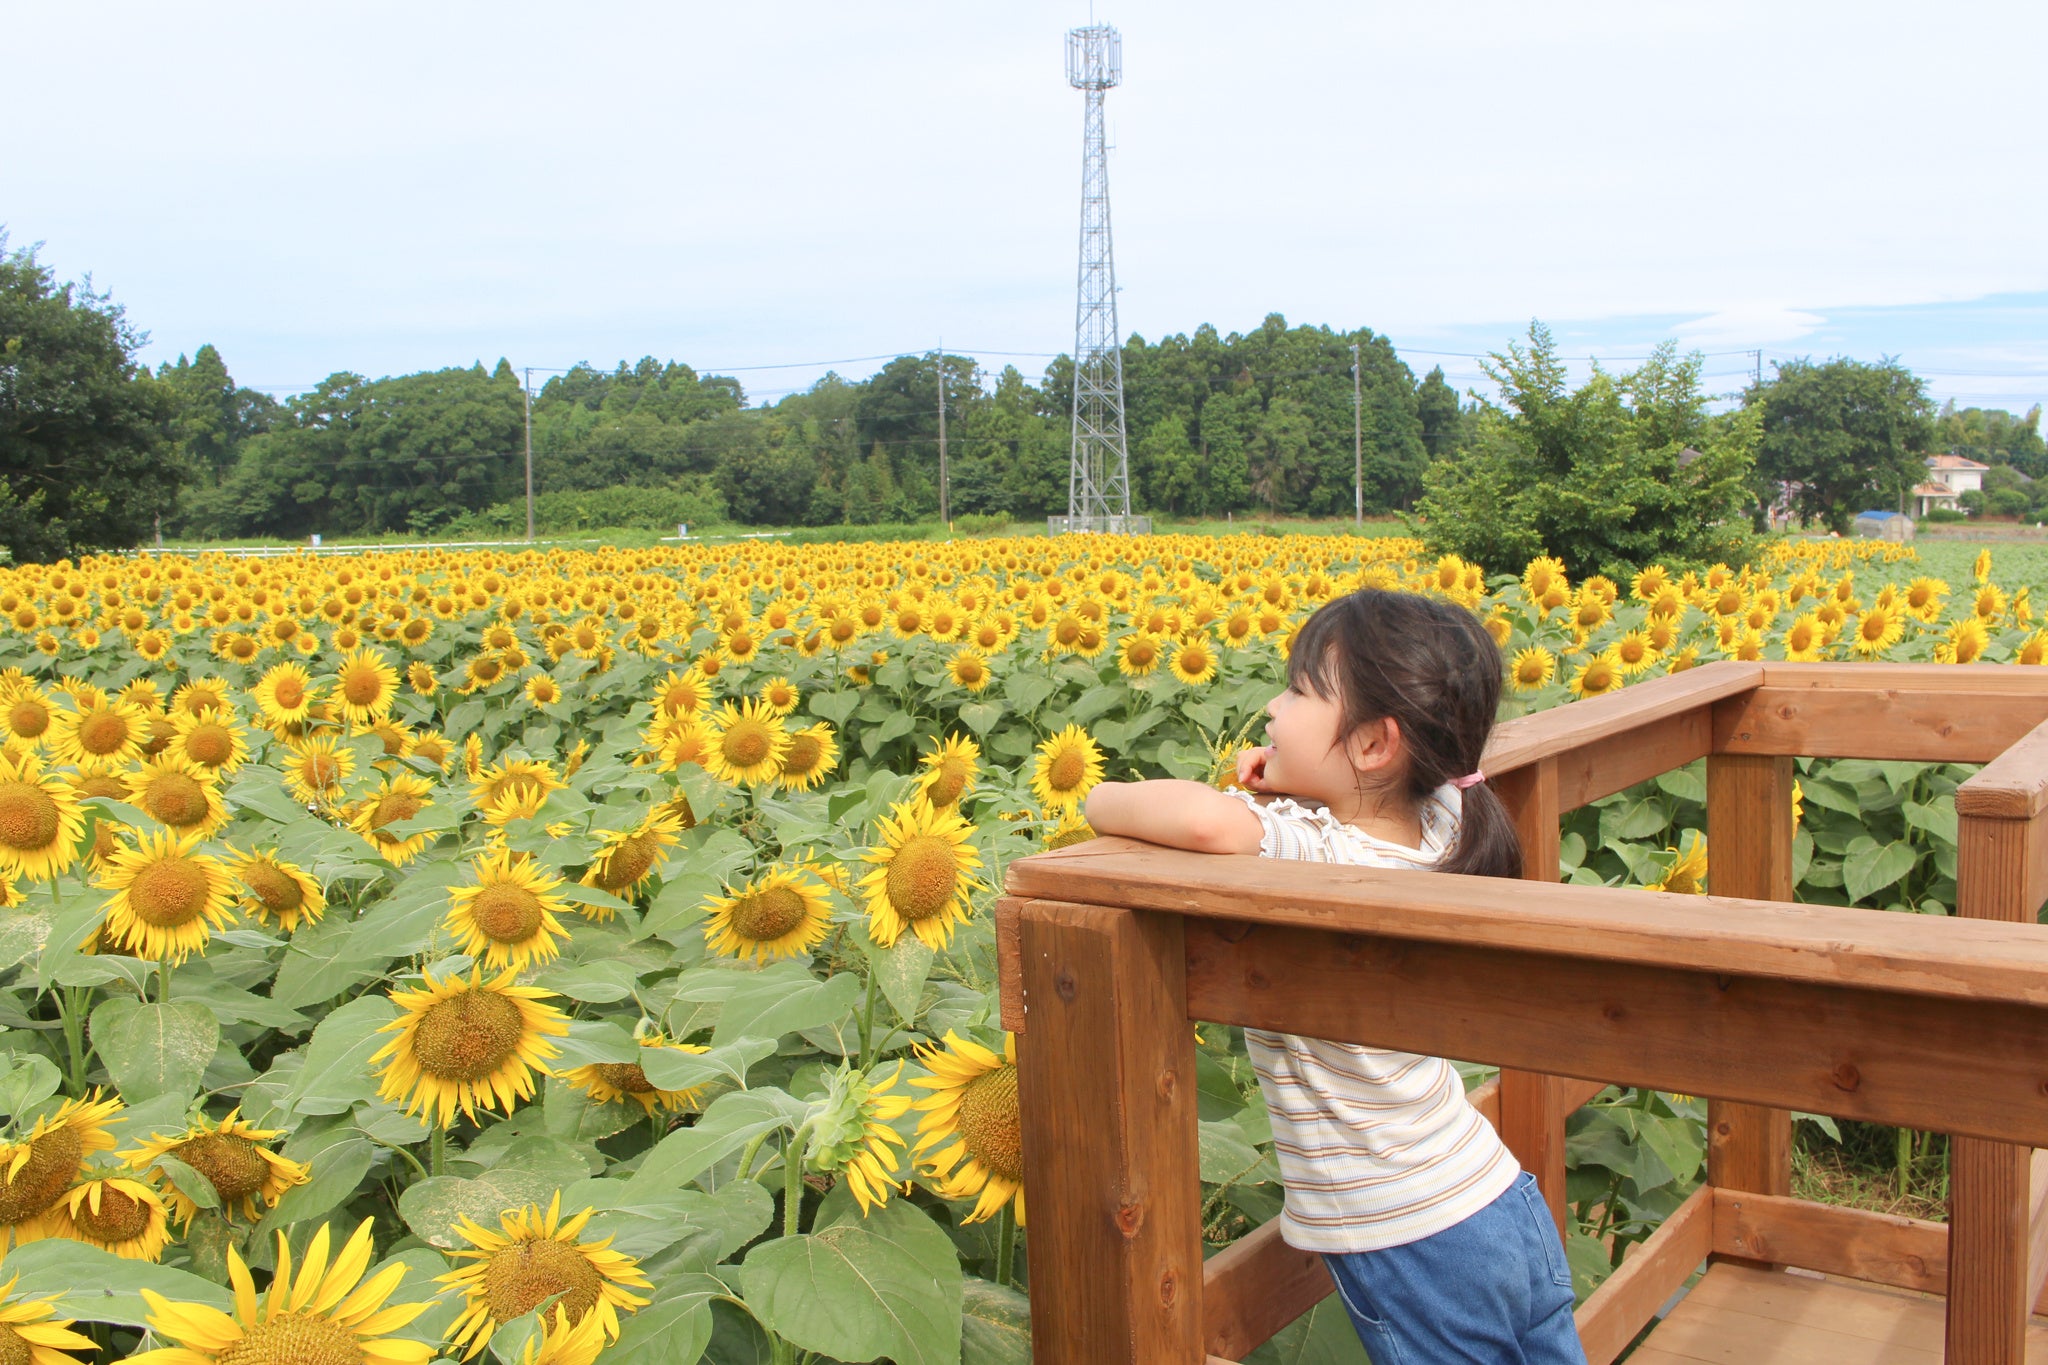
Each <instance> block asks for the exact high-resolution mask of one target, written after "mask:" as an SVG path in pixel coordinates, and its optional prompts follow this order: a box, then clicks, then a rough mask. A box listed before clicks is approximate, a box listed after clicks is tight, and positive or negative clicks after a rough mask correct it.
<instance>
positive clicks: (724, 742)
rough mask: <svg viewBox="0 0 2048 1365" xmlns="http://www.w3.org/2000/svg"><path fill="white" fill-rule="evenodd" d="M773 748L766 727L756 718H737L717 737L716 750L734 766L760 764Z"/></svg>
mask: <svg viewBox="0 0 2048 1365" xmlns="http://www.w3.org/2000/svg"><path fill="white" fill-rule="evenodd" d="M773 748H774V741H773V740H771V739H770V738H769V735H768V727H767V726H765V725H763V724H761V723H760V722H759V721H757V720H739V721H735V722H734V723H733V726H732V728H731V729H729V730H727V731H726V732H725V733H724V734H723V735H721V736H719V739H718V752H719V754H720V755H721V756H723V757H724V759H725V761H726V762H727V763H729V764H731V765H732V766H733V767H735V768H752V767H755V766H756V765H758V764H760V763H761V762H762V761H764V760H765V759H766V758H767V757H768V754H769V752H770V751H771V750H772V749H773Z"/></svg>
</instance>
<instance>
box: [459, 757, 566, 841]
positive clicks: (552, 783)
mask: <svg viewBox="0 0 2048 1365" xmlns="http://www.w3.org/2000/svg"><path fill="white" fill-rule="evenodd" d="M568 788H569V784H568V783H566V782H564V781H563V780H562V779H561V778H559V777H557V776H555V765H554V764H552V763H549V762H547V761H545V760H543V759H537V758H508V759H506V760H505V761H504V762H502V763H494V764H492V765H491V766H490V767H488V768H486V769H484V770H483V771H482V772H481V773H479V774H477V779H476V781H475V783H473V784H472V785H471V786H470V789H469V797H470V800H472V801H474V802H475V803H476V808H477V809H478V810H479V811H482V812H483V817H484V819H485V820H487V821H489V822H490V823H491V824H493V825H503V824H508V823H510V822H511V821H513V820H522V819H525V818H527V817H529V816H533V815H538V814H539V813H540V808H541V807H542V806H544V805H546V804H547V799H548V796H549V794H550V793H552V792H558V791H567V790H568Z"/></svg>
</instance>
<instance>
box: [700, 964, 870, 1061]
mask: <svg viewBox="0 0 2048 1365" xmlns="http://www.w3.org/2000/svg"><path fill="white" fill-rule="evenodd" d="M860 991H861V983H860V977H859V975H858V974H856V973H854V972H840V973H839V974H838V975H836V976H832V977H828V978H827V979H825V980H823V981H820V980H818V979H817V978H816V977H814V976H812V975H811V973H810V971H809V969H808V968H807V967H805V966H804V965H802V964H800V963H795V962H781V963H777V964H775V965H774V966H772V967H768V968H764V969H763V970H761V971H758V972H752V973H748V974H746V975H745V977H744V978H743V979H742V981H741V982H740V983H739V984H738V985H737V986H735V987H734V988H733V992H732V994H731V995H729V996H727V997H726V1000H725V1008H724V1009H723V1010H722V1011H721V1012H720V1013H719V1016H718V1027H717V1028H716V1029H715V1030H713V1031H712V1034H711V1041H712V1042H713V1043H714V1044H721V1043H729V1042H732V1041H733V1040H734V1039H736V1038H749V1037H752V1038H781V1037H784V1036H785V1035H788V1034H791V1033H796V1032H799V1031H801V1030H803V1029H810V1028H822V1027H824V1026H825V1025H827V1024H830V1023H833V1022H835V1021H837V1020H839V1019H841V1018H843V1017H845V1015H846V1013H847V1011H849V1010H851V1009H852V1008H853V1007H854V1003H855V1002H856V1001H857V1000H859V999H860Z"/></svg>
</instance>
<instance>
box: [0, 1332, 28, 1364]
mask: <svg viewBox="0 0 2048 1365" xmlns="http://www.w3.org/2000/svg"><path fill="white" fill-rule="evenodd" d="M35 1358H36V1353H35V1348H34V1347H33V1346H31V1345H29V1344H28V1343H27V1342H26V1341H24V1340H22V1337H21V1333H19V1332H17V1331H15V1330H14V1329H13V1328H12V1327H7V1326H4V1325H0V1365H35Z"/></svg>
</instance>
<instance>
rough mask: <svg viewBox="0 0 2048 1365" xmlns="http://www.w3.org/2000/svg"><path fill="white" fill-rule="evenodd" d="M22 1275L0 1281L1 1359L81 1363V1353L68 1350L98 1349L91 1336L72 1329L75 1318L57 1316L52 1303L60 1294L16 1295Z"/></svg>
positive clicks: (38, 1364)
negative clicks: (72, 1353)
mask: <svg viewBox="0 0 2048 1365" xmlns="http://www.w3.org/2000/svg"><path fill="white" fill-rule="evenodd" d="M20 1278H21V1277H20V1276H19V1275H16V1276H13V1277H11V1278H9V1280H8V1281H7V1283H6V1284H4V1285H0V1360H8V1361H19V1362H20V1365H78V1362H79V1360H80V1357H78V1356H69V1355H66V1354H64V1353H65V1352H66V1351H98V1350H99V1344H98V1343H97V1342H95V1341H94V1340H93V1339H92V1338H91V1337H87V1336H80V1335H79V1334H78V1333H76V1332H74V1331H72V1330H70V1329H71V1324H72V1322H73V1319H71V1318H55V1317H53V1316H52V1315H53V1314H54V1313H55V1312H56V1310H55V1309H54V1308H53V1307H51V1304H52V1303H54V1302H55V1300H56V1297H57V1296H56V1295H50V1296H48V1297H45V1298H40V1299H14V1298H9V1297H8V1296H9V1295H10V1294H12V1293H13V1292H14V1286H15V1282H16V1281H18V1280H19V1279H20Z"/></svg>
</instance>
